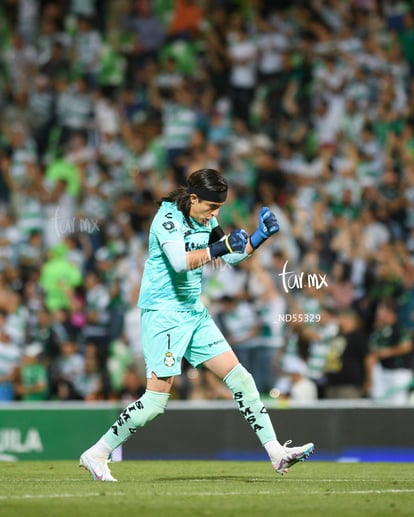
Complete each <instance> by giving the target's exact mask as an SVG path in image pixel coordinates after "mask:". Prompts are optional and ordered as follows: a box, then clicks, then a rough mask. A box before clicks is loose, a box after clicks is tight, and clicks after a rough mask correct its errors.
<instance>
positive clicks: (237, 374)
mask: <svg viewBox="0 0 414 517" xmlns="http://www.w3.org/2000/svg"><path fill="white" fill-rule="evenodd" d="M224 382H225V383H226V384H227V386H228V387H229V389H230V390H231V391H232V392H233V395H234V398H235V399H236V400H237V399H238V398H244V399H245V400H250V401H253V400H257V399H259V398H260V394H259V391H258V390H257V387H256V382H255V380H254V378H253V376H252V374H251V373H249V372H248V371H247V370H246V368H245V367H244V366H243V365H242V364H238V365H237V366H235V367H234V368H233V370H231V372H230V373H229V374H228V375H226V377H225V378H224Z"/></svg>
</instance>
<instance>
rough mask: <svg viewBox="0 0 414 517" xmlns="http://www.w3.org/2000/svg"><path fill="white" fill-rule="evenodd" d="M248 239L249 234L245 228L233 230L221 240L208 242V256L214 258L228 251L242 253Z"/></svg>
mask: <svg viewBox="0 0 414 517" xmlns="http://www.w3.org/2000/svg"><path fill="white" fill-rule="evenodd" d="M248 240H249V234H248V233H247V232H246V230H241V229H238V230H233V231H232V232H231V233H229V234H228V235H226V236H225V238H224V239H222V240H221V241H218V242H213V244H210V246H209V249H210V257H211V258H212V259H214V258H217V257H222V256H223V255H227V254H228V253H244V250H245V249H246V246H247V243H248Z"/></svg>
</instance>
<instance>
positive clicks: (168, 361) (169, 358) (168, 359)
mask: <svg viewBox="0 0 414 517" xmlns="http://www.w3.org/2000/svg"><path fill="white" fill-rule="evenodd" d="M164 364H165V366H174V365H175V357H174V356H173V355H172V353H171V352H167V353H166V354H165V357H164Z"/></svg>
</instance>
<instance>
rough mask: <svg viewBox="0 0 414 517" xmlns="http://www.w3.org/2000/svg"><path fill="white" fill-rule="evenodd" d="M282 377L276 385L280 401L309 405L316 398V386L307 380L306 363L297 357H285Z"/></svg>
mask: <svg viewBox="0 0 414 517" xmlns="http://www.w3.org/2000/svg"><path fill="white" fill-rule="evenodd" d="M282 375H284V377H283V376H282V377H281V378H280V379H279V382H278V383H277V384H276V388H275V390H276V393H279V392H280V397H281V398H282V399H288V400H290V401H292V402H301V403H307V402H308V403H309V402H312V401H314V400H317V398H318V390H317V388H316V384H315V383H314V382H313V381H312V380H311V379H310V378H309V372H308V369H307V366H306V362H305V361H304V360H303V359H302V358H300V357H297V356H286V357H285V358H284V360H283V363H282Z"/></svg>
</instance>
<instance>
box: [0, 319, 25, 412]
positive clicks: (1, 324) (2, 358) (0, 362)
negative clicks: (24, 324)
mask: <svg viewBox="0 0 414 517" xmlns="http://www.w3.org/2000/svg"><path fill="white" fill-rule="evenodd" d="M20 360H21V351H20V347H19V346H18V345H17V344H16V343H15V342H13V340H12V337H11V335H10V333H9V330H8V329H7V327H6V315H5V314H4V313H3V312H1V313H0V401H1V402H12V401H13V400H15V397H16V393H15V381H16V374H17V369H18V367H19V364H20Z"/></svg>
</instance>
